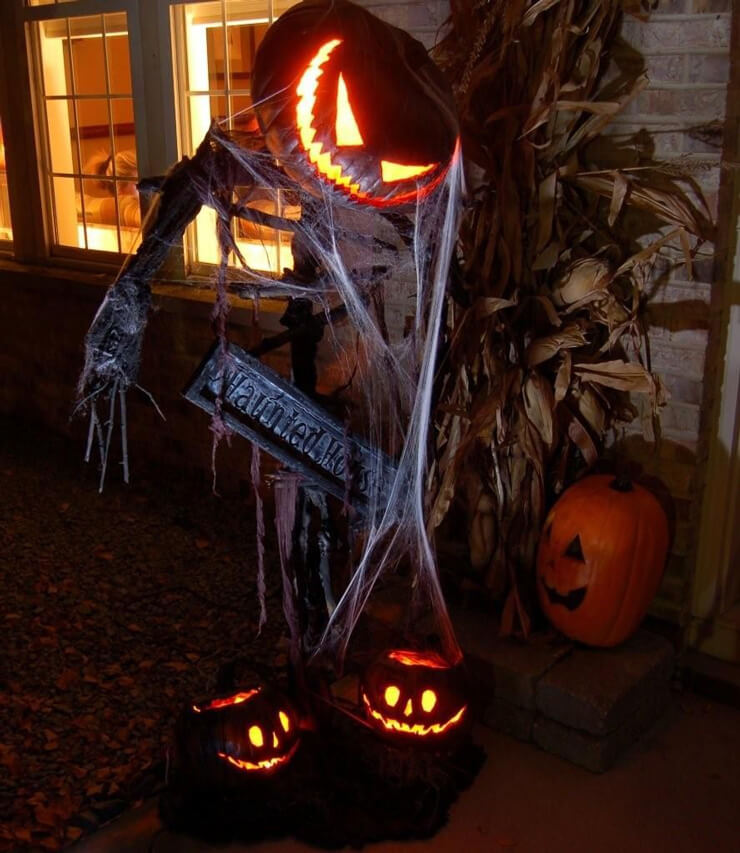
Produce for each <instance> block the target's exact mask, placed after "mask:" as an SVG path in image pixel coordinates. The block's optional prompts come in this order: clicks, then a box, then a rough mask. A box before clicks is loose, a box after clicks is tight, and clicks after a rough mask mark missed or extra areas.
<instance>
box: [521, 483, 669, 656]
mask: <svg viewBox="0 0 740 853" xmlns="http://www.w3.org/2000/svg"><path fill="white" fill-rule="evenodd" d="M667 551H668V520H667V518H666V515H665V512H664V511H663V509H662V507H661V505H660V504H659V503H658V501H657V499H656V498H655V496H654V495H653V494H651V493H650V492H649V491H648V490H647V489H644V488H642V486H638V485H636V484H634V483H632V482H630V481H629V480H627V479H625V478H617V479H615V478H614V477H613V476H611V475H608V474H605V475H594V476H590V477H585V478H584V479H583V480H581V481H580V482H578V483H576V484H575V485H574V486H571V487H570V488H569V489H568V490H567V491H566V492H565V493H564V494H563V496H562V497H561V498H560V500H559V501H558V502H557V503H556V504H555V506H554V507H553V508H552V510H551V511H550V514H549V515H548V517H547V520H546V521H545V526H544V529H543V532H542V537H541V539H540V544H539V551H538V554H537V592H538V594H539V599H540V604H541V605H542V609H543V611H544V612H545V615H546V616H547V618H548V619H549V620H550V622H552V624H553V625H554V626H555V627H556V628H557V629H558V630H559V631H562V633H563V634H565V635H566V636H568V637H571V638H572V639H574V640H579V641H580V642H582V643H587V644H588V645H591V646H615V645H617V644H618V643H621V642H622V641H623V640H625V639H626V638H627V637H629V636H630V634H632V632H633V631H634V630H635V629H636V628H637V626H638V625H639V624H640V622H641V621H642V619H643V617H644V616H645V613H646V612H647V609H648V607H649V605H650V602H651V601H652V599H653V597H654V596H655V593H656V592H657V591H658V587H659V586H660V581H661V578H662V576H663V569H664V566H665V559H666V553H667Z"/></svg>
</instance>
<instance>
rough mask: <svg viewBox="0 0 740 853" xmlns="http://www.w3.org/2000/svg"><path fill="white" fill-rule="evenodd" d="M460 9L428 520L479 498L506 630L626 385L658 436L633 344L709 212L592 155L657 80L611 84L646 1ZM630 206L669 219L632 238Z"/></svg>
mask: <svg viewBox="0 0 740 853" xmlns="http://www.w3.org/2000/svg"><path fill="white" fill-rule="evenodd" d="M451 8H452V15H451V19H450V29H449V32H448V35H447V36H446V37H445V38H444V40H443V41H442V43H441V44H440V46H439V50H438V57H437V58H438V59H439V61H440V62H441V64H442V65H443V67H444V68H445V69H446V71H447V73H448V74H449V75H450V77H451V79H452V81H453V85H454V86H455V90H456V93H457V97H458V104H459V111H460V117H461V126H462V128H463V151H464V152H465V155H466V158H467V160H468V161H469V162H470V163H471V164H473V166H474V168H473V169H472V170H471V177H472V180H471V196H470V198H471V202H470V205H469V207H468V209H467V212H466V215H465V217H464V220H463V223H462V227H461V230H460V245H459V249H460V251H459V256H460V258H461V281H460V282H459V284H460V287H459V289H458V290H457V291H456V292H458V293H463V294H464V296H465V298H464V299H462V300H460V302H459V303H458V302H454V301H451V304H450V310H449V312H448V321H449V328H448V330H447V332H448V340H447V344H448V346H447V350H446V354H445V359H444V361H443V362H442V365H441V371H440V381H439V388H440V394H439V401H438V410H437V416H436V426H437V432H436V465H435V467H434V476H433V477H432V478H431V479H430V504H431V513H430V527H431V528H434V527H435V526H436V525H437V524H439V523H440V522H441V521H442V519H443V518H444V515H445V513H447V512H448V510H449V508H450V507H451V506H452V504H453V503H454V502H455V501H456V500H458V501H460V502H462V504H463V505H464V506H466V507H467V509H468V513H469V515H468V517H469V525H468V528H467V530H468V541H469V546H470V557H471V560H470V562H471V570H472V571H473V572H474V573H475V572H477V573H478V577H479V578H480V581H481V583H482V584H484V585H485V586H486V587H487V588H488V589H489V591H490V593H491V594H492V595H493V596H495V597H496V598H497V600H499V602H500V604H501V607H502V630H503V631H504V632H509V633H512V632H519V633H525V634H526V633H527V631H528V630H529V625H530V614H529V611H528V607H529V602H531V601H532V600H533V599H534V596H533V595H532V594H531V592H532V584H533V563H534V555H535V551H536V544H537V537H538V535H539V530H540V529H541V525H542V521H543V518H544V513H545V511H546V509H547V506H548V503H549V502H550V501H551V500H552V498H553V497H554V496H555V495H556V494H557V493H559V491H562V489H563V488H564V487H565V486H567V485H568V484H569V482H570V481H572V479H573V478H574V476H576V475H577V474H579V473H580V472H582V471H583V470H585V469H587V468H588V467H589V466H591V465H593V464H594V463H595V462H596V461H597V459H598V458H599V454H600V452H601V449H602V447H603V444H604V439H605V436H606V434H607V433H608V431H609V430H610V429H611V428H612V427H613V426H614V425H615V424H617V423H620V422H623V421H624V420H625V419H629V418H630V417H631V416H632V413H633V412H634V408H633V407H632V406H631V404H630V400H629V395H630V394H640V395H644V397H645V398H646V399H647V401H648V405H647V406H646V407H644V409H645V411H646V413H647V416H646V417H647V419H646V421H645V424H644V426H645V428H646V434H647V435H650V431H651V429H652V423H651V419H652V418H653V417H654V416H655V413H656V412H657V411H658V408H659V407H660V406H661V405H662V404H663V403H664V402H665V400H666V397H667V395H666V393H665V390H664V388H663V385H662V383H661V382H660V379H659V377H657V376H655V374H653V373H652V371H651V370H650V365H649V363H648V364H643V363H642V362H641V361H639V360H637V358H636V356H635V355H634V353H640V352H645V351H646V349H645V348H644V347H643V346H642V335H643V323H642V318H641V316H640V313H641V311H642V310H643V308H644V299H645V295H646V294H647V293H649V291H650V288H649V286H648V285H649V267H650V264H651V263H653V262H654V261H655V259H656V258H657V256H658V255H660V254H662V253H665V252H669V251H672V247H675V250H673V255H672V257H676V258H679V259H682V260H683V261H685V263H686V265H687V268H688V269H689V270H690V265H691V262H692V258H693V257H694V255H695V254H696V249H697V246H698V245H699V243H700V242H701V240H703V239H707V238H711V235H712V232H713V225H712V223H711V222H710V221H709V219H708V215H707V213H706V206H702V205H701V204H698V205H697V204H695V203H694V202H692V200H691V198H690V197H689V195H687V193H686V192H685V185H684V183H683V182H682V180H681V178H680V175H677V174H676V173H675V171H674V172H673V173H671V174H669V173H668V172H667V171H666V170H665V169H661V168H660V167H659V166H657V165H651V166H649V167H646V166H645V165H644V164H640V165H639V167H635V168H631V167H629V166H625V165H624V164H623V163H622V164H620V165H619V166H618V167H617V166H616V165H614V164H610V163H603V164H602V163H598V164H596V166H597V167H596V168H592V164H593V163H594V156H593V154H592V149H591V148H589V152H588V154H587V153H586V146H587V145H590V144H591V143H592V142H593V141H594V140H595V139H596V137H598V136H599V134H601V133H602V131H603V130H604V129H605V128H606V127H607V125H608V124H609V122H610V121H611V120H612V119H613V117H614V115H616V114H618V113H619V112H620V111H621V110H623V109H624V107H625V106H626V105H627V104H629V103H630V101H631V100H632V99H634V98H635V97H636V96H637V95H638V94H639V92H640V91H642V89H644V87H645V86H646V85H647V82H648V81H647V75H646V74H645V70H644V68H641V67H639V65H637V66H636V63H634V61H632V62H631V64H629V66H627V65H625V64H624V63H621V64H620V74H619V75H618V76H617V77H614V76H613V75H612V78H611V80H610V82H609V83H607V84H603V85H602V80H604V79H607V78H606V77H605V75H604V74H603V72H604V71H605V69H606V67H607V64H608V62H609V59H610V55H611V53H612V49H613V46H614V44H615V37H616V35H617V34H618V29H619V21H620V17H621V15H622V12H623V8H624V10H626V11H628V12H629V13H631V14H633V15H636V16H638V17H642V16H644V13H645V9H646V4H644V3H641V2H640V0H635V2H632V3H628V2H627V0H624V3H623V2H621V0H537V2H533V1H532V0H488V2H487V3H480V2H478V0H453V2H452V4H451ZM623 66H624V67H623ZM627 67H629V68H632V69H633V70H632V71H628V70H625V68H627ZM630 75H631V76H630ZM628 210H637V211H646V212H647V213H649V214H650V215H651V216H652V217H653V218H657V219H658V220H659V221H661V222H664V223H667V224H668V225H670V226H672V229H670V230H669V231H668V233H665V234H663V235H659V236H657V237H656V236H648V237H646V239H644V240H642V241H638V243H639V248H638V249H635V234H634V233H632V232H629V233H628V232H627V231H625V232H624V233H623V232H622V230H621V229H622V227H626V226H624V223H625V221H626V220H628V219H630V220H631V219H634V217H632V216H630V217H627V216H626V212H627V211H628ZM653 222H654V220H653ZM633 224H634V223H633ZM651 227H652V226H651ZM651 233H652V232H648V231H646V235H648V234H651Z"/></svg>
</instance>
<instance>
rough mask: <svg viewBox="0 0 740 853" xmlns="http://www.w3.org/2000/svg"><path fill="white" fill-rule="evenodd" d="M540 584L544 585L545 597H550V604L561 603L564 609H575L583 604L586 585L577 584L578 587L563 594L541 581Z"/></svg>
mask: <svg viewBox="0 0 740 853" xmlns="http://www.w3.org/2000/svg"><path fill="white" fill-rule="evenodd" d="M542 586H544V587H545V592H546V593H547V597H548V598H549V599H550V604H562V605H563V607H565V609H566V610H576V609H577V608H579V607H580V606H581V605H582V604H583V599H584V598H585V597H586V590H587V589H588V587H585V586H579V587H578V589H572V590H571V591H570V592H567V593H566V594H565V595H562V594H561V593H559V592H558V591H557V590H556V589H555V588H554V587H551V586H548V585H547V584H546V583H545V582H544V581H542Z"/></svg>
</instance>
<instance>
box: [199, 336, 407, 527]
mask: <svg viewBox="0 0 740 853" xmlns="http://www.w3.org/2000/svg"><path fill="white" fill-rule="evenodd" d="M184 395H185V397H186V399H188V400H190V401H191V402H192V403H195V405H196V406H200V408H201V409H205V410H206V411H207V412H210V413H213V412H214V411H215V407H216V400H217V399H218V398H219V396H220V397H221V399H222V401H223V403H222V409H221V413H222V415H223V418H224V421H225V422H226V423H227V425H228V426H229V427H230V428H231V429H233V430H234V432H237V433H238V434H239V435H241V436H243V437H244V438H247V439H249V440H250V441H253V442H254V443H255V444H257V445H258V446H259V447H260V448H261V449H262V450H264V451H266V452H267V453H269V454H271V455H272V456H274V457H275V458H276V459H278V460H279V461H280V462H282V463H283V464H284V465H286V466H287V467H288V468H290V469H292V470H294V471H297V472H298V473H300V474H301V475H302V476H303V477H304V478H305V480H306V485H311V486H315V487H318V488H320V489H322V490H324V491H326V492H329V493H330V494H332V495H334V496H335V497H337V498H339V499H340V500H343V499H344V498H345V495H347V494H348V496H349V502H350V504H351V505H352V506H353V507H354V508H355V509H356V510H357V511H358V512H361V513H363V514H365V513H366V512H367V510H368V508H369V505H370V503H371V501H372V500H373V499H374V498H375V497H377V499H378V501H379V505H380V508H381V509H382V508H383V506H384V504H385V502H386V501H387V496H388V495H389V494H390V489H391V487H392V484H393V480H394V478H395V475H396V467H395V463H394V462H393V461H392V460H391V459H390V458H389V457H388V456H386V454H384V453H382V452H381V451H379V450H375V449H374V448H372V447H371V446H370V445H369V444H366V443H365V442H364V441H362V440H361V439H358V438H354V437H352V436H350V435H348V434H347V432H346V430H345V428H344V424H342V423H341V422H340V421H339V420H337V419H336V418H334V417H333V416H332V415H330V414H329V413H328V412H326V411H325V410H324V409H322V408H321V406H319V405H318V404H317V403H316V402H315V401H314V400H312V399H311V398H310V397H308V396H307V395H306V394H304V393H303V392H302V391H300V390H299V389H298V388H296V387H295V386H294V385H291V384H290V383H289V382H287V381H286V380H285V379H283V377H282V376H280V375H279V374H277V373H276V372H275V371H274V370H272V369H271V368H269V367H267V366H266V365H265V364H263V363H262V362H261V361H259V359H256V358H254V357H253V356H251V355H249V354H248V353H246V352H245V351H244V350H243V349H241V347H239V346H237V345H236V344H229V348H228V354H227V355H226V356H225V357H224V356H223V355H222V353H221V350H220V348H219V346H218V344H216V345H214V346H213V347H212V348H211V350H210V352H209V353H208V355H207V356H206V358H205V359H204V361H203V363H202V364H201V365H200V367H199V368H198V369H197V371H196V372H195V375H194V376H193V378H192V379H191V380H190V382H189V383H188V386H187V388H186V389H185V392H184ZM348 477H349V489H347V479H348Z"/></svg>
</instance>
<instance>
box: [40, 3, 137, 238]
mask: <svg viewBox="0 0 740 853" xmlns="http://www.w3.org/2000/svg"><path fill="white" fill-rule="evenodd" d="M33 5H44V4H38V3H34V4H33ZM36 33H37V35H38V57H39V61H40V63H41V69H40V71H41V73H40V74H39V75H38V76H39V78H40V85H41V87H42V92H41V97H42V102H43V107H44V110H43V111H44V115H45V118H46V128H45V129H46V133H45V149H46V150H45V154H46V159H45V167H46V169H45V171H46V175H47V177H48V190H49V197H50V207H51V212H52V214H53V217H52V218H53V226H54V243H55V244H56V245H59V246H73V247H77V248H81V249H92V250H97V251H104V252H115V253H120V252H123V253H128V252H131V251H133V250H134V249H135V248H136V246H137V245H138V242H139V231H140V224H141V214H140V207H139V196H138V192H137V190H136V182H137V180H138V170H137V160H136V138H135V135H134V109H133V98H132V94H131V68H130V59H129V43H128V32H127V23H126V15H125V13H122V12H119V13H114V14H107V15H90V16H84V17H74V18H59V19H55V20H47V21H41V22H39V23H38V24H37V25H36Z"/></svg>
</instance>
